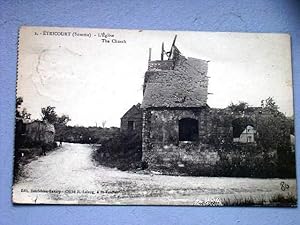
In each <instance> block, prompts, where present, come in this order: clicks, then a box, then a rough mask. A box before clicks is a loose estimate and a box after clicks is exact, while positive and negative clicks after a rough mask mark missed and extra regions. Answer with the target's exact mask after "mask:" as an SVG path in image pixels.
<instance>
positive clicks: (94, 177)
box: [13, 143, 296, 205]
mask: <svg viewBox="0 0 300 225" xmlns="http://www.w3.org/2000/svg"><path fill="white" fill-rule="evenodd" d="M92 152H93V148H92V147H91V146H90V145H85V144H71V143H63V146H62V147H61V148H59V149H58V150H56V151H53V152H51V153H48V155H46V156H41V157H40V158H38V159H37V160H34V161H32V162H31V163H29V164H27V165H26V166H25V168H24V176H23V177H21V178H20V179H19V181H18V182H17V183H16V184H15V185H14V186H13V200H14V202H15V203H31V204H39V203H44V204H58V203H59V204H139V205H140V204H153V205H159V204H163V205H170V204H172V205H215V204H216V205H220V204H222V202H223V200H224V199H227V200H228V199H229V200H230V201H234V200H237V199H244V198H249V197H251V198H252V199H254V200H256V199H257V200H259V199H262V198H263V199H269V198H271V197H272V196H274V195H277V194H283V195H292V196H294V195H295V193H296V180H295V179H284V180H283V179H252V178H224V177H180V176H165V175H159V174H156V173H154V172H153V174H143V172H142V171H141V172H138V173H135V172H126V171H120V170H117V169H113V168H107V167H102V166H96V164H95V163H94V162H93V160H92V157H91V155H92ZM282 182H284V184H286V185H288V189H285V190H282V184H283V183H282Z"/></svg>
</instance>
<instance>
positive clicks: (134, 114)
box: [121, 103, 142, 133]
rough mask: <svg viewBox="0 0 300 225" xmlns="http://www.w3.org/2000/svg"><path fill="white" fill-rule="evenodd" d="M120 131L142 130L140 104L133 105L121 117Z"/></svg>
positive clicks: (139, 131) (138, 131)
mask: <svg viewBox="0 0 300 225" xmlns="http://www.w3.org/2000/svg"><path fill="white" fill-rule="evenodd" d="M121 132H137V133H141V132H142V109H141V104H140V103H138V104H136V105H133V106H132V107H131V108H130V109H129V110H128V111H127V112H126V113H125V114H124V115H123V116H122V118H121Z"/></svg>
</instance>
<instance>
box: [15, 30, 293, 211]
mask: <svg viewBox="0 0 300 225" xmlns="http://www.w3.org/2000/svg"><path fill="white" fill-rule="evenodd" d="M17 67H18V68H17V88H16V111H15V116H16V117H15V149H14V179H13V187H12V199H13V203H15V204H73V205H174V206H175V205H183V206H185V205H186V206H267V207H297V189H296V163H295V151H296V149H295V132H294V129H295V128H294V108H293V82H292V81H293V79H292V66H291V39H290V36H289V35H288V34H285V33H226V32H198V31H161V30H125V29H101V28H99V29H95V28H70V27H66V28H63V27H33V26H22V27H21V28H20V30H19V40H18V65H17Z"/></svg>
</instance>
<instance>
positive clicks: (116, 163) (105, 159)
mask: <svg viewBox="0 0 300 225" xmlns="http://www.w3.org/2000/svg"><path fill="white" fill-rule="evenodd" d="M93 157H94V159H95V160H96V161H97V162H98V163H99V164H101V165H105V166H109V167H117V168H118V169H121V170H128V169H135V168H137V167H140V166H142V162H141V160H142V137H141V134H139V133H135V132H131V133H118V134H117V135H116V136H115V137H113V138H111V139H108V140H106V141H104V142H102V144H101V146H99V147H98V149H97V150H96V151H95V152H94V155H93Z"/></svg>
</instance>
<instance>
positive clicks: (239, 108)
mask: <svg viewBox="0 0 300 225" xmlns="http://www.w3.org/2000/svg"><path fill="white" fill-rule="evenodd" d="M228 107H229V108H230V109H231V110H232V111H234V112H244V111H245V110H246V109H247V108H248V107H249V104H248V103H247V102H239V103H238V104H234V103H231V104H230V105H229V106H228Z"/></svg>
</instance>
